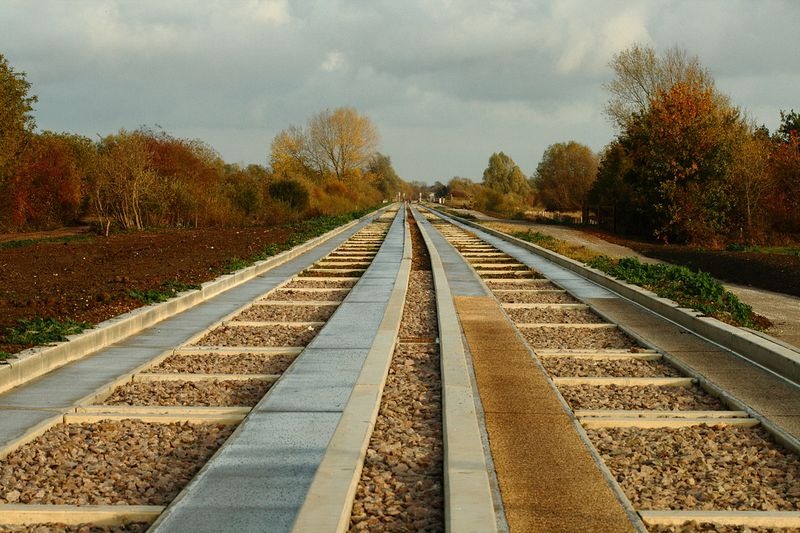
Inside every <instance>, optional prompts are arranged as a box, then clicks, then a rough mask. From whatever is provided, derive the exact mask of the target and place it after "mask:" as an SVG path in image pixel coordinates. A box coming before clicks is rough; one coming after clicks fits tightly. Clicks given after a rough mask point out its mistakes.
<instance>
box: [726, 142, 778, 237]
mask: <svg viewBox="0 0 800 533" xmlns="http://www.w3.org/2000/svg"><path fill="white" fill-rule="evenodd" d="M771 149H772V141H771V140H770V138H769V134H768V133H767V132H766V130H764V129H754V130H753V131H752V132H742V142H741V143H740V144H739V146H738V148H737V149H736V150H735V152H734V154H733V162H732V168H731V174H730V178H729V181H730V186H731V191H732V193H733V196H734V207H733V214H734V215H735V217H736V218H737V219H738V224H737V226H738V228H739V233H738V235H735V237H736V238H737V239H738V240H740V241H741V240H745V239H747V240H750V241H751V242H756V241H760V240H761V236H762V233H763V232H764V230H765V229H766V228H765V224H766V222H767V218H768V217H767V216H766V215H767V213H768V212H769V211H770V206H768V205H767V204H766V200H767V197H768V194H769V192H770V189H771V188H772V182H771V180H770V168H769V158H770V151H771Z"/></svg>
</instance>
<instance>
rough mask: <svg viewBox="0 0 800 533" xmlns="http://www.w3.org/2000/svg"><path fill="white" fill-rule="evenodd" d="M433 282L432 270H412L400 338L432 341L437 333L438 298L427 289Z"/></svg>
mask: <svg viewBox="0 0 800 533" xmlns="http://www.w3.org/2000/svg"><path fill="white" fill-rule="evenodd" d="M432 284H433V275H432V274H431V272H430V270H412V271H411V277H410V279H409V282H408V292H407V293H406V303H405V307H404V309H403V318H402V320H401V322H400V339H401V342H402V340H404V339H406V340H412V341H413V340H415V339H427V340H428V341H429V342H432V341H433V340H434V339H435V338H436V335H437V331H438V327H437V324H436V299H435V297H434V294H433V293H432V292H431V291H429V290H426V289H427V288H428V287H430V286H431V285H432Z"/></svg>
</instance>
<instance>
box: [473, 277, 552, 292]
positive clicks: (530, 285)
mask: <svg viewBox="0 0 800 533" xmlns="http://www.w3.org/2000/svg"><path fill="white" fill-rule="evenodd" d="M483 282H484V283H485V284H486V286H487V287H489V288H490V289H492V290H494V289H532V290H543V291H549V290H561V287H559V286H557V285H556V284H555V283H553V282H552V281H549V280H546V279H539V278H537V279H524V280H517V281H514V283H509V282H507V281H502V280H497V279H485V280H483Z"/></svg>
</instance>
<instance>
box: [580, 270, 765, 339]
mask: <svg viewBox="0 0 800 533" xmlns="http://www.w3.org/2000/svg"><path fill="white" fill-rule="evenodd" d="M587 264H588V265H589V266H591V267H594V268H596V269H598V270H602V271H603V272H605V273H606V274H608V275H610V276H613V277H615V278H617V279H621V280H624V281H627V282H628V283H632V284H634V285H638V286H640V287H644V288H646V289H649V290H651V291H653V292H654V293H656V294H657V295H658V296H660V297H662V298H669V299H671V300H674V301H676V302H678V304H679V305H681V306H684V307H691V308H692V309H694V310H696V311H700V312H701V313H704V314H706V315H709V316H713V317H715V318H718V319H720V320H722V321H724V322H729V323H734V324H736V325H738V326H744V327H749V328H758V324H757V323H756V322H755V321H754V317H753V308H752V307H750V306H749V305H747V304H745V303H742V302H740V301H739V299H738V298H737V297H736V296H735V295H734V294H733V293H731V292H729V291H727V290H725V287H724V286H723V285H722V283H720V282H719V281H717V280H716V279H714V278H713V277H711V275H710V274H709V273H708V272H703V271H702V270H700V271H697V272H695V271H692V270H690V269H688V268H686V267H683V266H675V265H666V264H663V263H662V264H655V265H650V264H645V263H642V262H640V261H639V260H638V259H637V258H635V257H623V258H622V259H618V260H614V259H611V258H609V257H607V256H605V255H601V256H598V257H596V258H595V259H593V260H591V261H588V262H587Z"/></svg>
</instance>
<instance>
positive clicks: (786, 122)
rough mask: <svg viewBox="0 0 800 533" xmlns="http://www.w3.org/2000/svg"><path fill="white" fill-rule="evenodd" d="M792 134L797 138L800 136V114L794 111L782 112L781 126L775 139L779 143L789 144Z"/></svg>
mask: <svg viewBox="0 0 800 533" xmlns="http://www.w3.org/2000/svg"><path fill="white" fill-rule="evenodd" d="M792 132H794V136H795V137H798V136H800V113H796V112H795V110H794V109H792V110H791V111H788V112H785V111H783V110H781V125H780V126H778V131H776V132H775V138H776V140H778V141H781V142H784V143H789V142H791V138H792Z"/></svg>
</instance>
